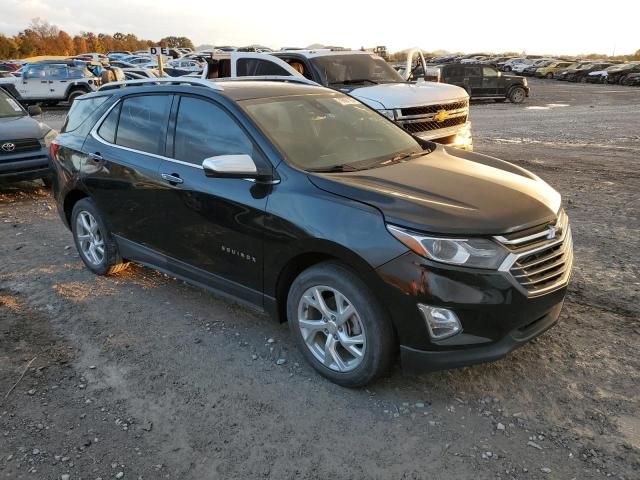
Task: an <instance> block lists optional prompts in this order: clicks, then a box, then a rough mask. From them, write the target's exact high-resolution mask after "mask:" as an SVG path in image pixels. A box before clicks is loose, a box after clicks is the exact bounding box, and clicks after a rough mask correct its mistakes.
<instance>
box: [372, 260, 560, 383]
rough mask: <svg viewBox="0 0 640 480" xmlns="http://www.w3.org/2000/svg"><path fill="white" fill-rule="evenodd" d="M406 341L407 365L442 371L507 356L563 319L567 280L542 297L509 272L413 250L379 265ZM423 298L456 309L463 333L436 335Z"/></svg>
mask: <svg viewBox="0 0 640 480" xmlns="http://www.w3.org/2000/svg"><path fill="white" fill-rule="evenodd" d="M377 273H378V275H379V276H380V278H381V279H382V282H383V284H384V287H383V290H382V291H381V292H380V295H381V298H384V299H385V304H386V305H387V308H388V311H389V313H390V315H391V318H392V320H393V323H394V326H395V329H396V333H397V336H398V340H399V343H400V351H401V361H402V366H403V368H405V369H408V370H413V371H415V370H427V371H428V370H440V369H445V368H456V367H461V366H465V365H471V364H475V363H481V362H489V361H493V360H496V359H498V358H501V357H503V356H505V355H506V354H507V353H508V352H510V351H511V350H513V349H515V348H517V347H519V346H521V345H523V344H525V343H527V342H528V341H530V340H531V339H532V338H534V337H536V336H537V335H540V334H541V333H543V332H544V331H546V330H547V329H549V328H551V327H552V326H553V325H554V324H555V323H556V322H557V320H558V316H559V314H560V310H561V308H562V303H563V301H564V297H565V294H566V289H567V283H568V278H567V280H566V281H565V282H564V283H562V284H560V285H558V286H557V288H555V289H554V290H552V291H550V292H548V293H546V294H544V295H540V296H535V297H533V296H527V294H526V293H523V292H522V291H521V290H520V289H519V288H517V287H516V286H515V285H514V283H513V282H512V280H511V278H510V277H509V273H508V272H500V271H489V270H477V269H475V270H474V269H469V268H459V267H453V266H447V265H443V264H437V263H434V262H430V261H428V260H425V259H424V258H422V257H420V256H418V255H416V254H414V253H413V252H407V253H405V254H404V255H402V256H400V257H398V258H396V259H394V260H392V261H391V262H388V263H386V264H384V265H382V266H381V267H379V268H378V269H377ZM418 303H422V304H426V305H430V306H434V307H441V308H447V309H450V310H452V311H453V312H455V314H456V315H457V317H458V319H459V320H460V323H461V325H462V332H461V333H459V334H457V335H454V336H452V337H449V338H446V339H443V340H433V339H432V338H431V337H430V335H429V332H428V329H427V325H426V323H425V320H424V318H423V317H422V315H421V314H420V312H419V310H418V308H417V305H418Z"/></svg>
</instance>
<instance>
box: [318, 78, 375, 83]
mask: <svg viewBox="0 0 640 480" xmlns="http://www.w3.org/2000/svg"><path fill="white" fill-rule="evenodd" d="M367 82H368V83H371V84H372V85H378V82H376V81H375V80H371V79H369V78H358V79H351V80H342V81H340V82H331V83H330V84H329V85H354V84H357V83H367Z"/></svg>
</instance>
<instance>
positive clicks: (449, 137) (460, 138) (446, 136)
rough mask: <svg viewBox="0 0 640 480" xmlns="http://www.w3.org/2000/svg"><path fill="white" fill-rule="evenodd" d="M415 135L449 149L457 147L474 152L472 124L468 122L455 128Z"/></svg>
mask: <svg viewBox="0 0 640 480" xmlns="http://www.w3.org/2000/svg"><path fill="white" fill-rule="evenodd" d="M414 135H415V136H416V137H418V138H420V139H421V140H429V141H431V142H436V143H441V144H443V145H447V146H449V147H456V148H460V149H462V150H468V151H470V152H472V151H473V136H472V135H471V122H466V123H464V124H463V125H456V126H455V127H449V128H440V129H437V130H427V131H424V132H418V133H414Z"/></svg>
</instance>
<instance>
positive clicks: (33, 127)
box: [0, 115, 51, 140]
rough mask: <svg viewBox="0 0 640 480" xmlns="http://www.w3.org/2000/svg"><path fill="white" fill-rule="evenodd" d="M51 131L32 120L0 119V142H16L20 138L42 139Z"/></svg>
mask: <svg viewBox="0 0 640 480" xmlns="http://www.w3.org/2000/svg"><path fill="white" fill-rule="evenodd" d="M49 130H51V129H50V128H49V127H48V126H46V125H45V124H44V123H40V122H37V121H35V120H34V119H33V118H31V117H28V116H26V115H25V116H24V117H10V118H0V140H18V139H21V138H42V137H44V136H45V134H46V133H47V132H48V131H49Z"/></svg>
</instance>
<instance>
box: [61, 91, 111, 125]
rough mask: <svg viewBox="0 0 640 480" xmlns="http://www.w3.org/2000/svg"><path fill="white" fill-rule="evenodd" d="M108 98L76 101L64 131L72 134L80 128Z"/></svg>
mask: <svg viewBox="0 0 640 480" xmlns="http://www.w3.org/2000/svg"><path fill="white" fill-rule="evenodd" d="M108 98H109V97H108V96H102V97H90V98H85V99H78V100H75V101H74V102H73V103H72V104H71V109H70V110H69V113H68V114H67V118H66V119H65V122H64V126H63V127H62V131H63V132H72V131H73V130H75V129H76V128H78V127H79V126H80V125H82V123H83V122H84V121H85V120H86V119H87V118H89V116H90V115H91V114H92V113H93V112H95V111H96V109H97V108H98V107H99V106H100V105H102V104H103V103H104V102H106V101H107V99H108Z"/></svg>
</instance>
